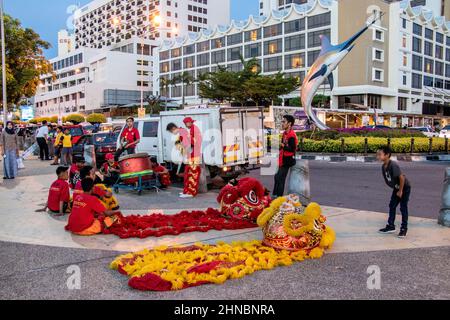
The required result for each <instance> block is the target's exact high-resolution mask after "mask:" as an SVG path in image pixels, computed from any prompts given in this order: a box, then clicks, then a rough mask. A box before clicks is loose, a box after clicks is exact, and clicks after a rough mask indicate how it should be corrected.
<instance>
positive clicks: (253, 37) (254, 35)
mask: <svg viewBox="0 0 450 320" xmlns="http://www.w3.org/2000/svg"><path fill="white" fill-rule="evenodd" d="M259 39H261V29H256V30H251V31H246V32H245V42H250V41H257V40H259Z"/></svg>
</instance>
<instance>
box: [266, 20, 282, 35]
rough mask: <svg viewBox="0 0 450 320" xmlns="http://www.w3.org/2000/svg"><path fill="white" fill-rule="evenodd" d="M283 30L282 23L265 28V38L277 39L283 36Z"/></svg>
mask: <svg viewBox="0 0 450 320" xmlns="http://www.w3.org/2000/svg"><path fill="white" fill-rule="evenodd" d="M282 30H283V25H282V24H281V23H279V24H275V25H273V26H268V27H264V38H269V37H276V36H279V35H281V33H282Z"/></svg>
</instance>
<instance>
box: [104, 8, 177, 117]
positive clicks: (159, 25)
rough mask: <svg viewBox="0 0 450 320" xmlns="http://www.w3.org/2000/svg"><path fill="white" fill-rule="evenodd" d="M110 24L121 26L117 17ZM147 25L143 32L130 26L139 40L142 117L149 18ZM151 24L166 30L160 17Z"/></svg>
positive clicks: (156, 17)
mask: <svg viewBox="0 0 450 320" xmlns="http://www.w3.org/2000/svg"><path fill="white" fill-rule="evenodd" d="M111 21H112V24H113V25H115V26H120V25H121V21H120V19H119V18H117V17H113V18H112V20H111ZM148 21H149V24H148V25H146V26H145V27H144V30H141V28H139V27H138V26H131V28H132V29H133V30H134V31H135V32H136V35H137V36H139V38H140V40H141V81H140V82H141V85H140V88H141V104H140V108H139V115H143V114H145V108H144V80H145V76H144V58H145V54H144V47H145V37H146V36H147V35H149V34H150V31H151V28H150V23H151V22H150V18H149V20H148ZM153 24H154V25H155V27H157V28H158V29H160V30H163V29H166V28H162V27H161V16H159V15H156V16H154V17H153ZM171 30H173V31H174V32H177V28H173V29H171ZM150 51H151V48H149V52H150Z"/></svg>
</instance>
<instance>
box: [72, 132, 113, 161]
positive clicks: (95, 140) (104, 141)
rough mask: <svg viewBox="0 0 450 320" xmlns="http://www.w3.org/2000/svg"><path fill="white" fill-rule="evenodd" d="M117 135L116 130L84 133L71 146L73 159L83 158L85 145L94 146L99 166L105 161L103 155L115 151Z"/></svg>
mask: <svg viewBox="0 0 450 320" xmlns="http://www.w3.org/2000/svg"><path fill="white" fill-rule="evenodd" d="M118 136H119V133H118V132H116V133H114V132H102V133H96V134H88V135H84V136H82V137H81V138H80V139H79V141H78V142H77V143H76V144H75V145H74V146H73V156H74V158H75V159H79V158H83V157H84V150H85V146H94V150H95V159H96V163H97V166H101V165H102V164H103V163H105V161H106V160H105V156H106V155H107V154H108V153H115V152H116V143H117V139H118Z"/></svg>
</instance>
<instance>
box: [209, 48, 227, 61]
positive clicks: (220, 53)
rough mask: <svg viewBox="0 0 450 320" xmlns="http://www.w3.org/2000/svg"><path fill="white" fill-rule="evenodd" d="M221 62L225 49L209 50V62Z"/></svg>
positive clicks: (223, 59) (223, 58)
mask: <svg viewBox="0 0 450 320" xmlns="http://www.w3.org/2000/svg"><path fill="white" fill-rule="evenodd" d="M221 62H225V50H219V51H216V52H211V63H212V64H216V63H221Z"/></svg>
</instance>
